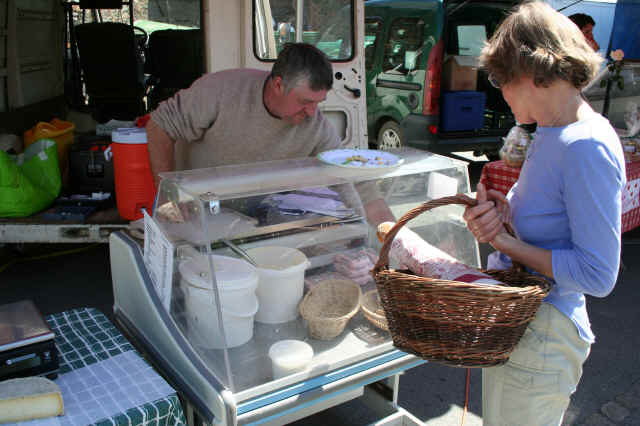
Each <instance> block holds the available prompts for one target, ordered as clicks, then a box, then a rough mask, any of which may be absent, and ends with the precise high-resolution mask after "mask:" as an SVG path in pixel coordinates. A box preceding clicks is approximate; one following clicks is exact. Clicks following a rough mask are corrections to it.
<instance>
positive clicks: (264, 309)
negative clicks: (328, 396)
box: [111, 149, 479, 419]
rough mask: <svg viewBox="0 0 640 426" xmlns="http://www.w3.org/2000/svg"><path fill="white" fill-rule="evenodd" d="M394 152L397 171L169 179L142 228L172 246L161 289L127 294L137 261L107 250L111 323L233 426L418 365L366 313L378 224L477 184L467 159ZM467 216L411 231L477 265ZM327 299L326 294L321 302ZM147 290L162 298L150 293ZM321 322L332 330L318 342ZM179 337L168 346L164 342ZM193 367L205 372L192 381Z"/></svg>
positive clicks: (245, 168) (315, 161)
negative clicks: (392, 363)
mask: <svg viewBox="0 0 640 426" xmlns="http://www.w3.org/2000/svg"><path fill="white" fill-rule="evenodd" d="M393 154H395V155H396V156H397V157H398V158H399V159H400V161H398V163H397V164H393V165H385V164H381V165H379V167H378V166H376V167H365V166H363V165H362V164H360V165H358V164H348V163H349V162H347V164H342V163H341V162H332V161H323V160H321V159H319V158H303V159H294V160H281V161H272V162H263V163H256V164H247V165H242V166H224V167H216V168H210V169H199V170H190V171H184V172H172V173H165V174H162V175H161V183H160V185H159V188H158V194H157V198H156V205H155V208H154V211H153V215H152V218H147V220H148V222H149V224H153V226H154V227H155V228H156V230H157V231H156V232H158V233H159V234H161V236H162V238H163V239H165V240H166V242H167V243H166V245H165V248H164V249H163V250H164V252H165V253H163V254H162V255H158V256H157V257H158V258H162V259H169V261H168V262H169V264H165V265H162V266H161V269H162V268H164V269H162V271H163V272H162V274H164V275H165V276H166V277H168V278H167V282H166V283H165V284H164V285H160V286H159V285H158V283H157V282H154V283H153V284H154V285H155V286H151V285H149V284H148V283H147V284H140V285H139V288H138V287H137V286H138V284H135V285H134V284H132V283H131V282H132V281H135V280H139V279H138V278H135V277H133V278H132V276H133V275H140V274H139V273H138V272H136V273H127V272H126V271H127V266H126V265H125V264H128V262H129V260H128V259H125V257H124V255H123V254H122V253H123V249H122V247H120V246H117V245H115V243H114V238H112V248H111V256H112V259H111V263H112V270H113V275H114V276H113V280H114V295H115V311H116V315H121V316H122V317H124V318H125V320H126V321H125V322H127V323H128V324H129V326H130V327H132V328H137V329H138V331H139V332H140V333H139V334H141V335H143V337H144V340H146V341H149V346H151V347H153V348H155V349H153V350H151V352H156V353H157V356H158V358H164V359H165V361H164V362H165V363H166V364H173V366H174V367H175V366H176V365H177V364H180V365H183V364H184V365H185V366H184V368H183V367H180V368H183V370H184V371H182V372H180V371H179V372H177V373H176V374H177V375H180V376H182V380H184V381H185V382H187V385H186V387H187V388H189V387H191V388H192V389H193V390H194V392H193V393H194V394H199V395H200V397H201V398H202V399H206V396H203V395H204V394H205V393H206V392H205V391H204V390H203V389H205V388H206V389H209V387H207V386H209V385H207V386H204V385H203V384H202V383H203V382H207V381H208V383H209V384H211V388H212V389H213V390H212V391H211V392H212V393H211V395H212V398H214V399H215V398H217V399H218V400H220V398H218V397H217V395H218V394H220V395H226V397H224V396H223V397H222V400H224V404H227V405H229V404H231V405H233V406H234V407H235V408H233V409H231V411H232V412H233V414H232V415H230V417H231V418H236V419H237V417H238V416H241V415H242V414H243V413H247V412H250V411H252V410H254V409H255V408H256V407H258V408H260V407H264V406H265V405H269V404H273V403H275V402H276V401H280V402H278V403H281V402H282V400H284V399H286V398H290V397H292V396H295V395H298V394H301V393H303V392H306V391H308V390H309V389H312V388H314V387H316V388H323V386H322V385H324V384H326V383H329V382H332V381H336V380H348V379H346V377H350V376H349V375H350V374H351V373H344V372H345V371H352V370H349V369H352V368H353V366H357V369H356V370H357V371H359V372H362V371H365V372H366V370H368V369H373V368H374V367H375V366H377V365H378V364H382V363H384V362H387V361H389V360H392V359H403V360H404V361H403V362H405V364H402V365H403V366H402V367H397V366H396V367H394V369H389V370H388V371H389V372H390V373H389V374H391V372H393V373H397V372H398V369H399V368H400V369H402V368H408V367H410V366H415V365H418V364H420V363H422V362H423V361H422V360H420V359H417V358H415V357H413V356H412V355H407V354H405V353H403V352H400V351H398V350H396V349H395V348H394V347H393V342H392V339H391V336H390V334H389V333H388V332H387V331H385V330H384V329H381V328H378V325H376V324H374V323H373V322H370V321H369V319H368V318H367V317H366V316H365V315H363V313H362V311H361V309H360V303H361V300H362V299H363V295H365V294H367V295H371V292H372V291H375V282H374V280H373V277H372V276H371V273H370V270H371V268H372V267H373V265H374V264H375V261H376V260H377V256H378V252H379V249H380V247H381V242H380V241H379V240H378V238H377V236H376V226H377V225H378V223H379V222H381V221H386V220H393V219H394V218H395V219H399V218H400V217H401V216H402V215H403V214H404V213H406V212H407V211H409V210H410V209H412V208H413V207H416V206H418V205H419V204H421V203H423V202H425V201H428V200H430V199H433V198H440V197H442V196H447V195H453V194H455V193H468V192H470V185H469V177H468V172H467V163H466V162H463V161H459V160H455V159H452V158H448V157H443V156H439V155H436V154H432V153H428V152H424V151H417V150H412V149H403V150H399V151H393ZM463 210H464V208H463V207H462V206H458V205H448V206H443V207H439V208H437V209H434V210H431V211H429V212H427V213H423V214H422V215H420V216H418V217H417V218H415V219H413V220H412V221H410V222H409V223H408V224H407V225H406V227H408V228H410V229H411V230H413V231H414V232H416V233H418V234H419V235H420V236H422V238H424V239H425V240H426V241H427V242H429V243H430V244H432V245H434V246H436V247H438V248H440V249H441V250H443V251H445V252H447V253H449V254H451V255H452V256H454V257H456V258H457V259H459V260H461V261H462V262H464V263H466V264H467V265H472V266H479V252H478V245H477V243H476V241H475V239H474V238H473V236H472V235H471V233H470V232H468V230H467V229H466V226H465V224H464V221H463V220H462V213H463ZM149 229H150V228H149V227H148V226H146V225H145V249H147V247H146V245H147V241H146V240H147V239H148V238H150V234H149V235H148V232H149ZM149 250H150V249H149ZM166 252H169V253H166ZM239 253H240V254H239ZM147 254H148V253H147ZM167 254H168V256H167ZM243 256H248V258H249V259H250V261H251V262H253V263H255V266H254V265H252V264H251V262H250V261H249V260H246V258H245V257H243ZM145 260H146V261H149V260H148V259H145ZM156 260H157V259H156ZM147 266H148V265H147ZM391 266H394V265H391ZM167 271H168V272H167ZM159 279H160V278H156V280H159ZM145 285H146V287H144V286H145ZM331 286H332V287H331ZM325 287H326V288H331V290H330V291H324V292H321V291H320V290H319V289H322V288H325ZM150 288H154V289H155V290H154V291H156V292H158V294H157V295H149V294H147V293H148V292H149V289H150ZM159 289H164V290H159ZM160 293H163V294H160ZM310 293H312V294H313V295H314V297H313V298H311V297H309V298H307V296H308V295H309V294H310ZM336 293H337V294H336ZM323 297H325V298H328V300H323ZM143 299H144V300H143ZM303 300H304V304H305V309H304V312H303V313H304V314H305V315H301V312H302V311H303V309H301V308H300V304H301V302H302V301H303ZM158 305H160V306H161V307H159V306H158ZM343 305H344V306H343ZM340 309H344V311H340ZM156 310H157V311H158V312H154V313H153V314H151V313H149V311H156ZM308 312H311V313H308ZM317 317H322V318H324V319H326V320H328V322H324V323H322V322H321V323H319V327H320V329H319V332H318V329H317V328H316V329H315V330H316V331H314V329H313V327H318V325H317V324H316V323H315V322H314V321H316V319H317ZM334 320H335V321H341V323H339V324H338V323H335V322H334ZM160 323H161V324H160ZM312 326H313V327H312ZM334 326H337V330H334V329H333V327H334ZM171 327H175V329H176V330H175V331H171V332H170V333H167V334H166V336H164V337H161V334H160V332H159V331H158V330H161V329H164V328H168V329H169V328H171ZM332 330H333V331H332ZM134 334H135V333H134ZM170 340H171V341H172V342H171V343H168V342H169V341H170ZM195 364H198V365H200V366H202V367H201V369H202V370H203V371H204V370H206V371H204V372H203V373H202V374H200V373H198V375H193V376H190V374H191V373H186V372H185V371H186V370H187V369H193V365H195ZM180 368H178V370H180ZM356 370H353V371H356ZM189 371H191V370H189ZM337 372H342V373H339V374H338V373H337ZM189 377H191V378H189ZM202 377H204V379H202ZM376 377H380V376H379V375H378V376H376ZM382 377H385V376H382ZM378 380H379V378H378ZM229 395H231V396H229ZM265 395H270V396H269V397H268V398H267V397H265ZM222 400H220V401H222ZM229 401H232V402H229ZM203 404H204V405H207V404H208V403H207V402H206V401H205V402H203ZM221 404H223V403H222V402H221ZM243 404H244V405H243ZM216 416H218V414H216ZM218 417H219V416H218Z"/></svg>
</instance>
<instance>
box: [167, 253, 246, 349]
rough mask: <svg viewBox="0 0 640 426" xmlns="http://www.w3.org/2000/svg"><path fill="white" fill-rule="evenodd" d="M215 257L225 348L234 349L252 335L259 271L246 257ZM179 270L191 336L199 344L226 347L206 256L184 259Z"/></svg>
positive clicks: (218, 347)
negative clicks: (242, 258)
mask: <svg viewBox="0 0 640 426" xmlns="http://www.w3.org/2000/svg"><path fill="white" fill-rule="evenodd" d="M212 258H213V266H214V269H215V274H216V282H217V285H218V294H219V295H220V306H221V308H222V323H223V325H224V333H225V337H226V339H227V345H226V347H228V348H233V347H236V346H240V345H243V344H245V343H246V342H248V341H249V340H251V338H252V337H253V318H254V315H255V314H256V312H258V306H259V304H258V299H257V297H256V295H255V290H256V287H257V285H258V273H257V272H256V269H255V268H254V267H253V266H251V265H250V264H249V263H247V262H245V261H244V260H240V259H235V258H232V257H227V256H216V255H213V256H212ZM178 270H179V272H180V287H181V288H182V291H183V292H184V298H185V310H186V317H187V322H188V325H189V326H188V329H189V337H190V338H193V339H195V340H196V342H195V343H196V344H197V345H199V346H203V347H206V348H213V349H221V348H224V347H225V344H224V339H223V337H222V332H221V328H220V325H219V322H218V312H217V309H216V305H215V296H214V293H213V287H212V280H211V277H210V276H209V263H208V260H207V257H206V256H197V257H192V258H189V259H187V260H184V261H182V262H181V263H180V264H179V265H178Z"/></svg>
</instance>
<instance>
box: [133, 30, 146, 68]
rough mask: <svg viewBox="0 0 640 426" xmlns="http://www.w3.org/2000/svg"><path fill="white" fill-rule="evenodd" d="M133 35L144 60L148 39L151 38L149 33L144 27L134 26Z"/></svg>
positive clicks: (139, 53)
mask: <svg viewBox="0 0 640 426" xmlns="http://www.w3.org/2000/svg"><path fill="white" fill-rule="evenodd" d="M133 37H134V39H135V41H136V50H137V51H138V55H139V56H140V58H141V59H142V60H143V61H144V57H145V52H146V50H147V40H149V34H147V32H146V31H145V30H144V28H140V27H136V26H134V27H133Z"/></svg>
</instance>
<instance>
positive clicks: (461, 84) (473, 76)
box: [442, 56, 478, 91]
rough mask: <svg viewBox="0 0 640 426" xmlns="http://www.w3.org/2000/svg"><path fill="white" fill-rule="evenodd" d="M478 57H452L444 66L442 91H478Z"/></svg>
mask: <svg viewBox="0 0 640 426" xmlns="http://www.w3.org/2000/svg"><path fill="white" fill-rule="evenodd" d="M477 85H478V57H477V56H450V57H448V58H447V59H446V60H445V62H444V65H443V66H442V90H445V91H458V90H476V86H477Z"/></svg>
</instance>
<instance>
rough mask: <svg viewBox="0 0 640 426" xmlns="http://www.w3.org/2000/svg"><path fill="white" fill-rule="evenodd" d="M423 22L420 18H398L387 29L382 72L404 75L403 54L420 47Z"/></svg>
mask: <svg viewBox="0 0 640 426" xmlns="http://www.w3.org/2000/svg"><path fill="white" fill-rule="evenodd" d="M423 32H424V21H423V20H422V19H420V18H398V19H395V20H394V21H393V22H392V23H391V27H390V28H389V41H388V42H387V44H386V45H385V49H384V60H383V61H382V71H383V72H394V73H395V72H397V73H400V74H406V72H407V70H405V69H404V53H405V52H406V51H407V50H418V49H419V48H420V46H421V45H422V37H423Z"/></svg>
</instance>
